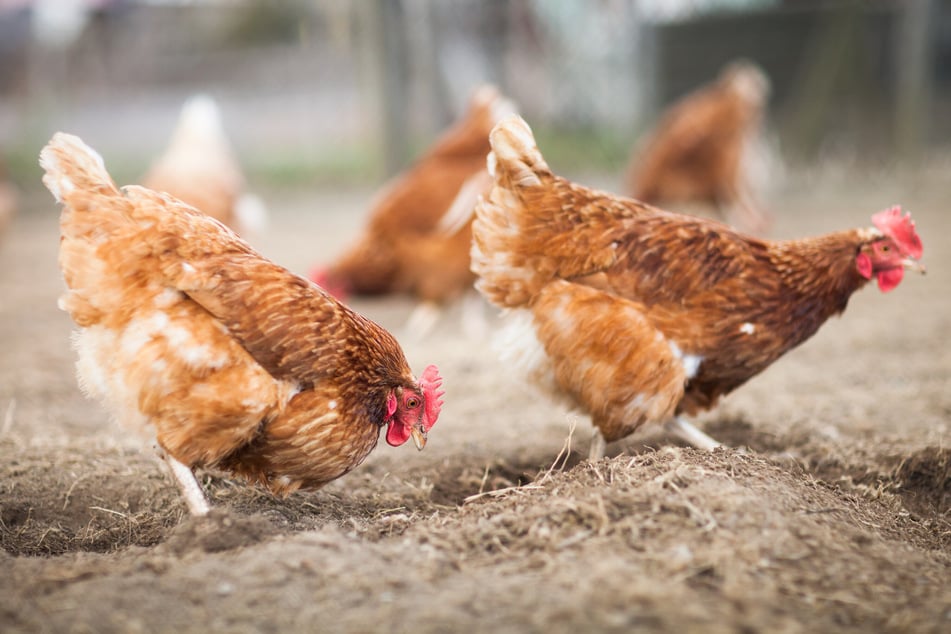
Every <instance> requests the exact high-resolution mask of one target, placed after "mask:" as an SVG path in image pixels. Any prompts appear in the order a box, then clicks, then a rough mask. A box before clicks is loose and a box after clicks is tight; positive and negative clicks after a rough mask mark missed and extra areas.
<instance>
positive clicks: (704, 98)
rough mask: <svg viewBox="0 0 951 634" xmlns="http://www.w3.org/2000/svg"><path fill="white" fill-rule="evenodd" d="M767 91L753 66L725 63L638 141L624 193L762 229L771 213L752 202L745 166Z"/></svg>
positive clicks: (765, 81) (762, 76) (742, 226)
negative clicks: (689, 206)
mask: <svg viewBox="0 0 951 634" xmlns="http://www.w3.org/2000/svg"><path fill="white" fill-rule="evenodd" d="M768 95H769V80H768V79H767V78H766V75H765V74H764V73H763V71H762V70H760V69H759V68H758V67H757V66H755V65H753V64H752V63H750V62H744V61H738V62H734V63H732V64H730V65H728V66H727V67H726V68H725V69H724V70H723V71H722V72H721V74H720V76H719V78H718V79H717V80H716V81H715V82H713V83H712V84H710V85H707V86H704V87H701V88H700V89H698V90H697V91H695V92H693V93H691V94H689V95H687V96H686V97H684V98H683V99H681V100H680V101H678V102H677V103H675V104H674V105H673V106H671V107H670V108H669V110H668V111H667V113H666V114H665V115H664V116H662V117H661V119H660V122H659V123H658V124H657V126H656V129H655V131H654V132H653V134H652V135H650V136H648V138H647V139H645V140H644V141H643V142H642V143H641V144H639V146H638V150H636V151H635V152H634V153H633V156H632V157H631V161H630V163H629V166H628V169H627V175H626V191H627V193H629V194H630V195H631V196H633V197H634V198H636V199H637V200H640V201H643V202H646V203H649V204H663V205H681V204H690V203H699V204H701V205H704V206H707V207H709V208H711V209H712V210H713V211H714V212H715V213H716V214H717V215H718V216H719V217H720V219H722V220H724V221H726V220H731V219H732V220H733V221H734V222H735V224H736V225H737V227H738V228H740V229H743V230H746V231H750V232H753V233H763V232H765V231H766V230H767V229H768V227H769V225H770V224H771V218H770V215H769V214H768V213H767V212H765V211H764V210H763V209H762V208H761V206H760V204H759V203H757V202H756V201H755V200H754V197H753V194H752V192H751V190H752V187H751V185H750V182H749V180H750V179H749V170H748V169H747V168H748V167H749V161H750V160H751V158H750V155H749V149H750V145H751V143H752V141H754V140H755V138H756V133H757V130H758V128H759V123H760V119H761V118H762V114H763V110H764V108H765V105H766V100H767V98H768ZM731 216H735V218H731Z"/></svg>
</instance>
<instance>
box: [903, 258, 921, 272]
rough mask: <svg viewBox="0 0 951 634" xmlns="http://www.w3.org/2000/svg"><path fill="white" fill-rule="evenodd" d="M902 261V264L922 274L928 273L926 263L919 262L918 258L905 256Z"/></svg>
mask: <svg viewBox="0 0 951 634" xmlns="http://www.w3.org/2000/svg"><path fill="white" fill-rule="evenodd" d="M901 263H902V266H904V267H905V268H906V269H911V270H913V271H918V272H919V273H921V274H922V275H924V274H925V273H927V271H926V270H925V265H924V264H922V263H921V262H919V261H918V260H916V259H915V258H905V259H904V260H902V261H901Z"/></svg>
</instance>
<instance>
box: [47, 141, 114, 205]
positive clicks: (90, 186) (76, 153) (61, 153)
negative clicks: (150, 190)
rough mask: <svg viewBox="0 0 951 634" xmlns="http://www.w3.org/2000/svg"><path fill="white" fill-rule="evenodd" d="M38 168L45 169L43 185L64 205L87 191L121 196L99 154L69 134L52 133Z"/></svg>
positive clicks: (69, 203) (85, 195) (82, 196)
mask: <svg viewBox="0 0 951 634" xmlns="http://www.w3.org/2000/svg"><path fill="white" fill-rule="evenodd" d="M40 167H42V168H43V169H44V170H45V171H46V174H44V175H43V184H44V185H46V187H47V188H48V189H49V190H50V191H51V192H52V193H53V196H55V197H56V200H57V201H59V202H61V203H63V204H64V205H67V206H71V205H72V203H73V202H74V201H76V200H77V199H79V198H85V197H87V196H88V195H89V194H100V195H102V194H104V195H106V196H122V194H121V193H120V192H119V189H118V188H117V187H116V185H115V183H114V182H112V177H110V176H109V173H108V172H106V166H105V163H104V162H103V160H102V157H101V156H99V154H98V153H97V152H96V151H95V150H93V149H92V148H90V147H89V146H88V145H86V144H85V143H83V142H82V140H81V139H80V138H79V137H77V136H73V135H72V134H66V133H65V132H57V133H56V134H54V135H53V138H52V139H50V142H49V143H48V144H47V145H46V147H44V148H43V150H42V151H41V152H40Z"/></svg>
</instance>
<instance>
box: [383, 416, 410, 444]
mask: <svg viewBox="0 0 951 634" xmlns="http://www.w3.org/2000/svg"><path fill="white" fill-rule="evenodd" d="M409 435H410V429H409V427H406V426H405V425H403V424H402V423H400V422H399V421H395V420H393V421H390V426H389V427H387V429H386V442H387V444H388V445H390V446H392V447H399V446H400V445H402V444H403V443H404V442H406V441H407V440H409Z"/></svg>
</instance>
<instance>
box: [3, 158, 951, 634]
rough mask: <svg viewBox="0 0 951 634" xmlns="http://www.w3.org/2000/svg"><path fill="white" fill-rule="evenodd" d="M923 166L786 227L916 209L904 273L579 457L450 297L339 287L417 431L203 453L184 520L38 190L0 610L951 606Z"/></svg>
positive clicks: (935, 611)
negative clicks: (691, 421) (91, 395)
mask: <svg viewBox="0 0 951 634" xmlns="http://www.w3.org/2000/svg"><path fill="white" fill-rule="evenodd" d="M946 173H947V172H945V175H944V176H943V178H944V180H943V181H942V180H941V178H938V177H936V178H933V179H925V180H924V181H919V182H915V183H912V184H905V185H899V184H897V182H896V179H894V178H892V177H891V176H890V175H888V174H883V175H880V176H879V177H876V178H865V179H861V180H855V179H852V180H849V181H847V182H848V184H845V185H843V184H842V183H843V181H842V180H840V179H839V178H837V177H835V176H832V175H830V174H828V173H827V174H825V175H824V176H823V177H822V178H819V179H816V180H808V179H799V181H798V182H797V183H792V182H790V183H788V184H787V185H785V186H784V187H783V188H782V190H781V191H778V192H776V193H775V196H774V197H773V204H772V208H773V209H774V210H775V211H776V213H777V214H778V216H779V222H778V226H777V227H776V230H775V234H776V235H778V236H780V237H791V236H796V235H812V234H817V233H821V232H825V231H829V230H833V229H837V228H845V227H849V226H865V225H866V224H867V223H868V217H869V215H870V214H871V213H872V212H874V211H877V210H879V209H881V208H884V207H885V206H887V205H890V204H892V203H894V202H901V203H903V204H904V205H905V206H906V208H908V209H910V210H912V212H913V213H914V214H915V217H916V219H917V222H918V228H919V231H920V233H921V235H922V237H923V240H924V244H925V262H926V264H927V266H928V268H929V273H928V275H927V276H925V277H917V276H909V277H908V278H906V280H905V281H904V282H903V283H902V285H901V287H900V288H899V289H897V290H896V291H894V292H892V293H890V294H888V295H882V294H881V293H879V292H878V290H877V289H876V288H874V287H872V286H870V287H868V288H866V289H865V290H864V291H862V292H860V293H859V294H857V295H856V296H855V297H854V298H853V300H852V303H851V305H850V306H849V308H848V310H847V311H846V313H845V315H844V316H843V317H842V318H841V319H834V320H832V321H831V322H830V323H828V324H826V326H825V327H824V328H823V329H822V330H821V331H820V332H819V333H818V335H817V336H815V337H814V338H813V339H812V340H810V341H809V342H807V343H806V344H805V345H803V346H802V347H800V348H799V349H797V350H794V351H793V352H792V353H790V354H789V355H787V356H786V357H784V358H783V359H781V360H780V361H779V362H778V363H776V364H775V365H774V366H773V367H772V368H770V369H769V370H768V371H767V372H765V373H764V374H763V375H761V376H759V377H757V378H755V379H754V380H753V381H751V382H750V383H749V384H747V385H746V386H744V387H743V388H741V389H740V390H739V391H737V392H736V393H735V394H733V395H731V396H730V397H728V398H727V399H726V400H725V401H724V402H723V404H722V405H721V406H720V407H719V408H718V409H716V410H714V411H713V412H710V413H708V414H706V415H704V416H703V417H702V418H701V419H700V420H699V421H698V425H699V426H701V427H703V428H705V429H706V430H707V431H708V433H710V434H711V435H713V436H714V437H716V438H718V439H719V440H721V441H723V442H725V443H727V444H728V445H730V446H731V447H732V448H730V449H724V450H718V451H717V452H715V453H712V454H707V453H702V452H698V451H694V450H692V449H688V448H683V447H680V446H678V445H677V444H676V443H674V442H673V441H672V440H671V439H669V438H666V437H664V436H663V435H661V434H659V433H657V432H649V431H648V432H645V433H644V434H642V435H639V436H638V437H636V438H630V439H627V440H626V441H624V442H621V443H616V444H614V445H611V446H609V448H608V453H609V457H608V458H605V459H604V460H601V461H599V462H597V463H594V464H591V463H588V462H587V461H585V460H583V456H584V455H586V452H587V447H588V440H589V438H590V433H591V426H590V423H589V421H588V420H587V418H585V417H584V416H582V415H579V414H577V413H571V412H566V411H563V410H562V409H560V408H558V407H556V406H554V405H552V404H550V403H548V402H547V401H546V400H545V399H544V398H543V397H540V396H539V395H538V394H537V393H535V392H534V391H532V389H531V388H528V387H526V386H525V385H524V384H522V383H521V382H520V381H519V380H518V379H517V378H515V377H513V376H511V375H510V374H509V372H508V371H507V369H506V368H505V367H503V366H501V365H500V364H499V362H498V361H496V358H495V356H494V354H493V353H492V352H491V351H490V346H489V345H488V343H487V341H488V339H489V338H490V337H491V330H492V327H493V325H494V324H493V321H492V318H491V315H492V312H491V311H490V310H489V309H486V315H487V316H488V318H487V324H486V325H487V332H486V333H484V335H479V334H475V333H472V332H464V331H463V329H462V328H461V327H460V319H459V316H460V311H459V310H458V309H457V308H454V309H452V310H450V311H449V313H448V314H447V315H445V316H444V318H443V319H442V320H441V321H440V322H439V324H438V326H437V328H436V330H435V331H434V332H433V333H432V334H430V335H428V336H427V337H425V338H422V339H420V338H419V337H414V336H413V333H407V332H405V331H404V322H405V319H406V317H407V315H408V314H409V312H410V310H411V308H412V305H411V303H410V302H409V301H407V300H403V299H391V300H380V301H373V302H358V303H357V304H356V305H357V307H358V309H360V310H361V311H362V312H364V313H365V314H368V315H369V316H371V317H372V318H374V319H376V320H377V321H379V322H381V323H382V324H383V325H385V326H387V327H388V328H390V329H391V330H392V331H394V332H395V333H396V334H397V336H398V338H399V339H400V340H401V341H402V342H403V344H404V349H405V350H406V352H407V356H408V357H409V359H410V362H411V364H412V365H413V367H414V368H415V369H416V370H417V371H420V370H422V368H423V367H425V365H426V364H428V363H436V364H438V365H439V366H440V369H441V371H442V374H443V376H444V377H445V387H446V389H447V392H448V393H447V396H446V406H445V408H444V410H443V414H442V416H441V418H440V421H439V425H438V426H437V427H436V428H435V429H434V430H433V432H432V433H431V435H430V442H429V445H428V446H427V447H426V449H425V451H423V452H421V453H417V452H416V451H415V450H412V449H408V448H406V447H403V448H399V449H393V448H391V447H389V446H387V445H385V443H381V444H380V446H379V447H378V448H377V449H376V451H375V452H374V453H373V454H372V455H371V456H370V458H369V459H368V460H367V462H366V463H365V464H364V465H363V466H361V467H360V468H358V469H357V470H355V471H354V472H353V473H351V474H350V475H348V476H346V477H344V478H342V479H340V480H338V481H336V482H334V483H331V484H330V485H328V486H327V487H325V488H324V489H322V490H320V491H316V492H308V493H301V494H295V495H293V496H291V497H290V498H289V499H287V500H284V501H281V500H276V499H273V498H271V497H270V496H268V495H267V494H265V493H263V492H261V491H259V490H257V489H254V488H252V487H249V486H247V485H245V484H243V483H241V482H238V481H232V480H230V479H228V478H226V477H224V476H222V474H217V473H207V472H201V473H200V476H201V480H202V482H203V484H204V486H205V488H206V491H207V492H208V495H209V498H210V500H211V501H212V503H213V505H214V507H215V511H214V513H213V514H212V516H211V517H210V518H206V519H204V520H200V521H196V520H193V519H190V518H189V517H188V516H187V514H186V511H185V507H184V504H183V503H182V502H181V500H180V498H179V495H178V491H177V489H176V488H175V487H174V485H173V484H172V482H171V480H170V479H169V478H168V477H167V476H166V474H165V473H164V471H163V470H162V469H161V467H160V465H159V464H158V461H157V460H156V459H155V456H154V454H153V452H152V450H151V445H150V443H149V442H148V441H147V440H143V439H142V438H140V437H137V436H134V435H130V434H128V433H127V432H124V431H122V430H121V429H120V428H119V427H118V426H117V425H116V424H114V423H112V422H110V420H109V419H108V416H107V415H106V414H105V413H104V412H103V410H102V409H101V408H100V407H99V406H98V405H97V404H96V403H93V402H90V401H87V400H86V399H85V398H84V397H83V396H82V394H81V393H80V391H79V389H78V388H77V385H76V381H75V377H74V372H73V353H72V351H71V350H70V347H69V332H70V322H69V319H68V317H67V316H66V315H65V314H64V313H62V312H60V311H58V310H57V308H56V297H57V295H58V293H59V291H60V289H61V284H62V283H61V281H60V279H59V275H58V271H57V268H56V247H57V228H56V217H57V213H58V212H57V210H56V209H55V207H54V205H53V203H52V199H51V198H49V197H47V195H45V194H43V193H41V192H37V193H35V194H30V195H28V196H27V198H26V203H27V204H26V209H25V210H24V212H23V213H21V214H20V215H19V216H18V218H17V219H16V220H15V222H14V224H13V227H12V229H11V230H10V232H8V234H7V235H6V236H4V238H3V239H2V241H0V345H2V352H0V470H2V476H0V520H2V522H0V543H2V547H3V548H2V551H0V562H2V564H0V565H2V569H3V570H4V571H5V573H4V574H3V575H2V579H0V630H3V631H4V632H47V631H48V632H64V631H70V632H171V631H174V632H192V631H202V632H205V631H217V632H287V631H325V632H365V631H385V632H460V631H495V632H527V631H537V632H579V631H608V632H610V631H617V632H620V631H631V630H635V629H636V630H638V631H646V632H655V631H656V632H661V631H665V632H666V631H678V632H682V631H704V632H759V631H763V632H765V631H769V632H799V631H808V632H819V631H836V632H845V631H856V632H857V631H862V632H868V631H880V632H910V631H914V632H939V631H945V632H946V631H951V467H949V465H951V442H949V439H951V348H949V345H948V336H949V335H948V333H949V332H951V294H949V289H951V283H949V278H951V274H949V271H951V249H949V246H951V213H949V209H948V195H949V193H951V187H949V185H948V181H947V177H946ZM370 195H371V192H370V191H321V192H272V193H271V195H270V196H268V198H269V200H270V201H271V207H272V214H273V218H272V223H271V227H270V229H269V230H268V231H267V232H266V234H264V235H261V236H259V237H258V238H257V239H255V240H254V242H255V243H256V244H258V245H259V247H260V248H261V250H262V251H263V252H264V253H265V254H267V255H269V256H271V257H272V258H273V259H275V260H277V261H278V262H280V263H282V264H284V265H285V266H287V267H288V268H290V269H292V270H295V271H298V272H303V271H305V270H306V269H307V268H308V267H309V266H310V265H311V264H313V263H314V262H316V261H318V260H326V259H328V258H329V257H330V256H331V255H332V254H334V253H336V252H337V251H338V250H339V249H340V248H341V247H342V245H343V244H344V243H345V241H346V239H347V236H349V235H351V233H352V231H353V230H354V228H355V227H356V226H357V225H358V223H359V222H360V218H361V214H362V210H363V208H364V206H365V204H366V201H367V200H368V199H369V197H370Z"/></svg>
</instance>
